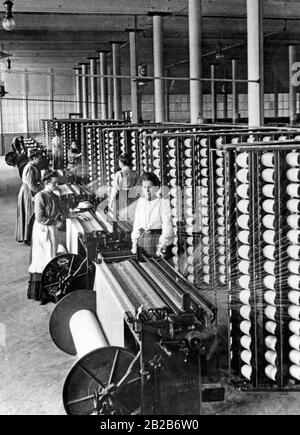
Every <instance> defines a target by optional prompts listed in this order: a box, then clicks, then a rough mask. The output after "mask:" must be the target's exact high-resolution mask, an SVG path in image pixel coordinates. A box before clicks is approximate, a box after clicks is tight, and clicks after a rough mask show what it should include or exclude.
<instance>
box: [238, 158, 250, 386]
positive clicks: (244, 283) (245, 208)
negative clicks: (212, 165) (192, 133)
mask: <svg viewBox="0 0 300 435" xmlns="http://www.w3.org/2000/svg"><path fill="white" fill-rule="evenodd" d="M236 163H237V174H236V177H237V186H238V187H237V195H238V200H237V208H238V220H237V224H238V242H239V243H238V245H239V248H238V256H237V257H238V260H237V261H238V270H239V273H240V278H239V281H238V283H239V286H240V287H241V291H240V293H239V299H240V302H241V306H240V315H241V323H240V331H241V336H240V337H241V338H240V342H241V347H242V349H243V350H242V352H241V360H242V364H243V366H242V368H241V374H242V376H243V377H244V378H246V379H247V380H249V381H250V380H251V379H252V373H253V367H252V351H251V346H252V339H251V304H250V300H251V291H250V240H249V239H250V226H249V221H250V210H249V204H250V196H249V195H250V183H249V153H247V152H244V153H240V154H238V155H237V157H236Z"/></svg>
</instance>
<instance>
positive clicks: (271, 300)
mask: <svg viewBox="0 0 300 435" xmlns="http://www.w3.org/2000/svg"><path fill="white" fill-rule="evenodd" d="M274 278H275V277H274ZM276 297H277V294H276V292H275V291H271V290H269V291H267V292H266V293H265V294H264V300H265V301H266V302H267V304H269V305H274V306H276Z"/></svg>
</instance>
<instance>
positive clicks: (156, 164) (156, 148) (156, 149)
mask: <svg viewBox="0 0 300 435" xmlns="http://www.w3.org/2000/svg"><path fill="white" fill-rule="evenodd" d="M161 157H162V156H161V155H160V140H159V139H158V138H156V139H154V140H153V172H154V174H155V175H156V176H157V177H158V178H159V179H160V180H161V170H160V168H161V166H160V164H161V162H160V160H161ZM161 181H162V180H161Z"/></svg>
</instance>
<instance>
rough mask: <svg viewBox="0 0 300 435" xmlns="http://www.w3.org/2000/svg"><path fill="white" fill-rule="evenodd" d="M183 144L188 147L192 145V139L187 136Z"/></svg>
mask: <svg viewBox="0 0 300 435" xmlns="http://www.w3.org/2000/svg"><path fill="white" fill-rule="evenodd" d="M184 145H185V146H186V147H187V148H188V147H191V146H192V139H191V138H187V139H185V140H184Z"/></svg>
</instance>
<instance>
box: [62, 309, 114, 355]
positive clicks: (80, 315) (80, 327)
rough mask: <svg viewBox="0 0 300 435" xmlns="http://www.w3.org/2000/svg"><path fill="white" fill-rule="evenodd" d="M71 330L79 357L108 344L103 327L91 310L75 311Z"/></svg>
mask: <svg viewBox="0 0 300 435" xmlns="http://www.w3.org/2000/svg"><path fill="white" fill-rule="evenodd" d="M70 330H71V334H72V337H73V341H74V345H75V348H76V351H77V358H78V359H81V358H83V357H84V356H85V355H87V354H89V353H90V352H93V351H94V350H97V349H100V348H102V347H105V346H108V342H107V340H106V338H105V336H104V334H103V332H102V330H101V327H100V325H99V323H98V321H97V319H96V317H95V316H94V314H93V313H92V312H91V311H88V310H81V311H78V312H77V313H75V314H74V315H73V316H72V318H71V320H70Z"/></svg>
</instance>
